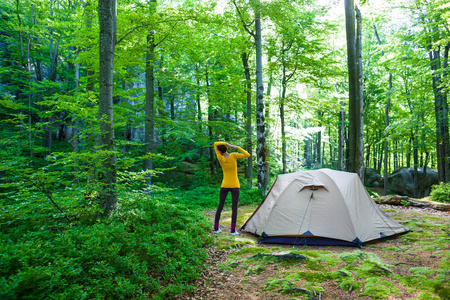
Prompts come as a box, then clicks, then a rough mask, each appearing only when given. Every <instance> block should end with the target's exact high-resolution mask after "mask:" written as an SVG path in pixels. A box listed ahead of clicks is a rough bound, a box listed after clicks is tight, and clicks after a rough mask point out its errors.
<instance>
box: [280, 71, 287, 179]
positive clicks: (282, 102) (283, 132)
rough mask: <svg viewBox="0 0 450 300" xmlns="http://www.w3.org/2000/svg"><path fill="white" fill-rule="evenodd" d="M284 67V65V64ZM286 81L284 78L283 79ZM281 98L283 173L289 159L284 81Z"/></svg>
mask: <svg viewBox="0 0 450 300" xmlns="http://www.w3.org/2000/svg"><path fill="white" fill-rule="evenodd" d="M283 68H284V66H283ZM283 81H284V79H283ZM281 89H282V90H281V99H280V121H281V161H282V165H283V174H286V172H287V159H286V129H285V120H284V99H285V98H286V84H284V83H283V86H282V88H281Z"/></svg>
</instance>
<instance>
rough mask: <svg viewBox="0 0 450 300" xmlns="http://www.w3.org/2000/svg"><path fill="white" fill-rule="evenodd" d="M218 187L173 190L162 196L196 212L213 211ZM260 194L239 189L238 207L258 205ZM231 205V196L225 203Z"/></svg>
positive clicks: (255, 190) (216, 202)
mask: <svg viewBox="0 0 450 300" xmlns="http://www.w3.org/2000/svg"><path fill="white" fill-rule="evenodd" d="M219 191H220V186H217V187H211V186H203V187H198V188H195V189H193V190H174V191H171V192H165V193H164V194H163V195H164V197H165V199H167V201H170V202H172V203H181V204H183V205H185V206H187V207H189V208H192V209H197V210H205V209H214V208H216V207H217V204H218V201H219ZM262 198H263V197H262V196H261V192H260V191H259V190H258V189H245V188H243V187H241V191H240V196H239V205H251V204H259V203H260V202H261V201H262ZM228 202H229V203H231V196H228V197H227V200H226V203H228Z"/></svg>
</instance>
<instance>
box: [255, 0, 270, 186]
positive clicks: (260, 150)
mask: <svg viewBox="0 0 450 300" xmlns="http://www.w3.org/2000/svg"><path fill="white" fill-rule="evenodd" d="M255 47H256V159H257V174H258V188H259V189H260V190H261V192H262V194H263V195H265V194H266V189H267V169H266V136H265V133H264V131H265V126H264V85H263V73H262V72H263V68H262V36H261V7H260V2H259V0H257V2H256V5H255Z"/></svg>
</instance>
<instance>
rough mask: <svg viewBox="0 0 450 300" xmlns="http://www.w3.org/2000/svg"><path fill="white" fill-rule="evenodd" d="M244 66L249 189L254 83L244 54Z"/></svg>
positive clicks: (246, 56)
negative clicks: (252, 92)
mask: <svg viewBox="0 0 450 300" xmlns="http://www.w3.org/2000/svg"><path fill="white" fill-rule="evenodd" d="M242 65H243V67H244V74H245V94H246V96H247V101H246V107H247V113H246V118H245V128H246V130H247V143H246V150H247V152H248V153H249V154H250V157H249V158H247V165H246V167H245V178H247V187H248V188H252V178H253V161H252V148H253V147H252V133H253V132H252V94H251V91H252V82H251V77H250V68H249V66H248V54H247V53H246V52H243V53H242Z"/></svg>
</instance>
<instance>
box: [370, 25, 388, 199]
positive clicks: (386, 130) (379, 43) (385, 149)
mask: <svg viewBox="0 0 450 300" xmlns="http://www.w3.org/2000/svg"><path fill="white" fill-rule="evenodd" d="M373 29H374V30H375V36H376V37H377V41H378V45H380V46H381V39H380V36H379V35H378V31H377V27H376V25H373ZM381 56H384V51H381ZM391 91H392V73H391V72H389V90H388V93H387V101H386V107H385V110H384V120H385V122H384V123H385V133H384V159H383V162H384V173H383V177H384V190H383V193H384V194H385V195H387V194H388V189H389V186H388V184H389V183H388V169H389V166H388V156H389V142H388V138H389V133H388V127H389V106H390V105H391Z"/></svg>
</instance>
